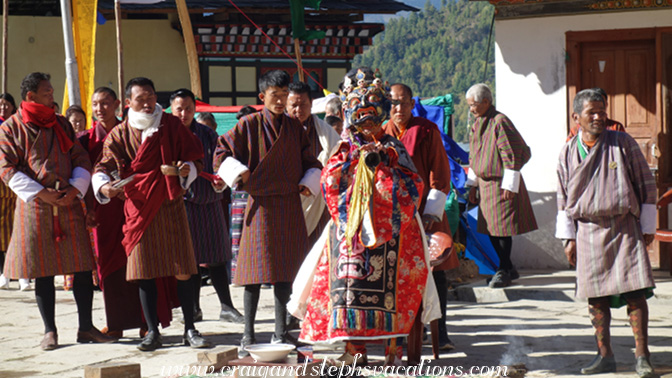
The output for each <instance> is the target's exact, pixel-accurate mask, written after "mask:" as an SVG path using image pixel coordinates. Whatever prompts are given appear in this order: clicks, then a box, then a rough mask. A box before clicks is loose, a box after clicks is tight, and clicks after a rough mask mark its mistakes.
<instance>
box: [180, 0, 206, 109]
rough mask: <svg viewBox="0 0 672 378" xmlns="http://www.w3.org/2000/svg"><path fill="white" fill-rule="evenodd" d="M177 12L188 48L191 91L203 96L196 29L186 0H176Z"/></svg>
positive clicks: (197, 95)
mask: <svg viewBox="0 0 672 378" xmlns="http://www.w3.org/2000/svg"><path fill="white" fill-rule="evenodd" d="M175 5H176V7H177V14H178V15H179V16H180V24H181V25H182V36H183V37H184V47H185V48H186V49H187V63H188V64H189V77H190V78H191V91H192V92H194V95H195V96H196V97H198V98H203V93H202V91H201V72H200V70H199V67H198V51H197V50H196V41H195V40H194V29H193V28H192V26H191V18H190V17H189V11H188V8H187V2H186V0H175Z"/></svg>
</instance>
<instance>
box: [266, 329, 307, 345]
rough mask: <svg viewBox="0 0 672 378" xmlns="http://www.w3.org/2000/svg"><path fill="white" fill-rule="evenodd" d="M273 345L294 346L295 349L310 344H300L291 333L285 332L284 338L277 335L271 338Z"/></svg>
mask: <svg viewBox="0 0 672 378" xmlns="http://www.w3.org/2000/svg"><path fill="white" fill-rule="evenodd" d="M271 344H292V345H294V346H295V347H297V348H298V347H302V346H306V345H308V344H306V343H302V342H300V341H299V340H298V339H297V338H296V337H294V336H292V334H290V333H289V332H285V334H284V335H283V336H282V337H277V336H275V333H274V334H273V335H272V336H271Z"/></svg>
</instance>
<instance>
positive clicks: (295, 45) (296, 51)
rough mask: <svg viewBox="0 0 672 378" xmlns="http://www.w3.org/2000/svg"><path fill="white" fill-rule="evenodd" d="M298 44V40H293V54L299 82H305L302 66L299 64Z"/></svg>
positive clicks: (299, 48)
mask: <svg viewBox="0 0 672 378" xmlns="http://www.w3.org/2000/svg"><path fill="white" fill-rule="evenodd" d="M300 43H301V42H300V41H299V39H298V38H294V53H295V54H296V64H297V65H298V69H299V81H303V82H305V80H304V77H303V64H302V63H301V45H300Z"/></svg>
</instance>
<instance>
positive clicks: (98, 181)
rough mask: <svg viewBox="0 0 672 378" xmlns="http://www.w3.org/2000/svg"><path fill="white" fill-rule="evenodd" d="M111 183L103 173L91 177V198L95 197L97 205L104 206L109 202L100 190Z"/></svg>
mask: <svg viewBox="0 0 672 378" xmlns="http://www.w3.org/2000/svg"><path fill="white" fill-rule="evenodd" d="M110 181H112V179H111V178H110V176H108V175H106V174H104V173H103V172H96V173H94V174H93V176H91V188H92V189H93V196H94V197H96V200H97V201H98V203H100V204H102V205H104V204H106V203H108V202H110V199H109V198H107V197H105V196H104V195H103V193H101V192H100V188H101V187H102V186H103V185H105V184H107V183H108V182H110Z"/></svg>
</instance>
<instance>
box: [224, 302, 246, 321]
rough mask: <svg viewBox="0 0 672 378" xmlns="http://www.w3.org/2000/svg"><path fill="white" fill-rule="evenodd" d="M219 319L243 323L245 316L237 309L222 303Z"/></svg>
mask: <svg viewBox="0 0 672 378" xmlns="http://www.w3.org/2000/svg"><path fill="white" fill-rule="evenodd" d="M219 320H221V321H223V322H229V323H236V324H244V323H245V317H243V314H241V313H240V312H239V311H238V310H236V309H235V308H233V307H230V306H227V305H225V304H223V305H222V312H220V313H219Z"/></svg>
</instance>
